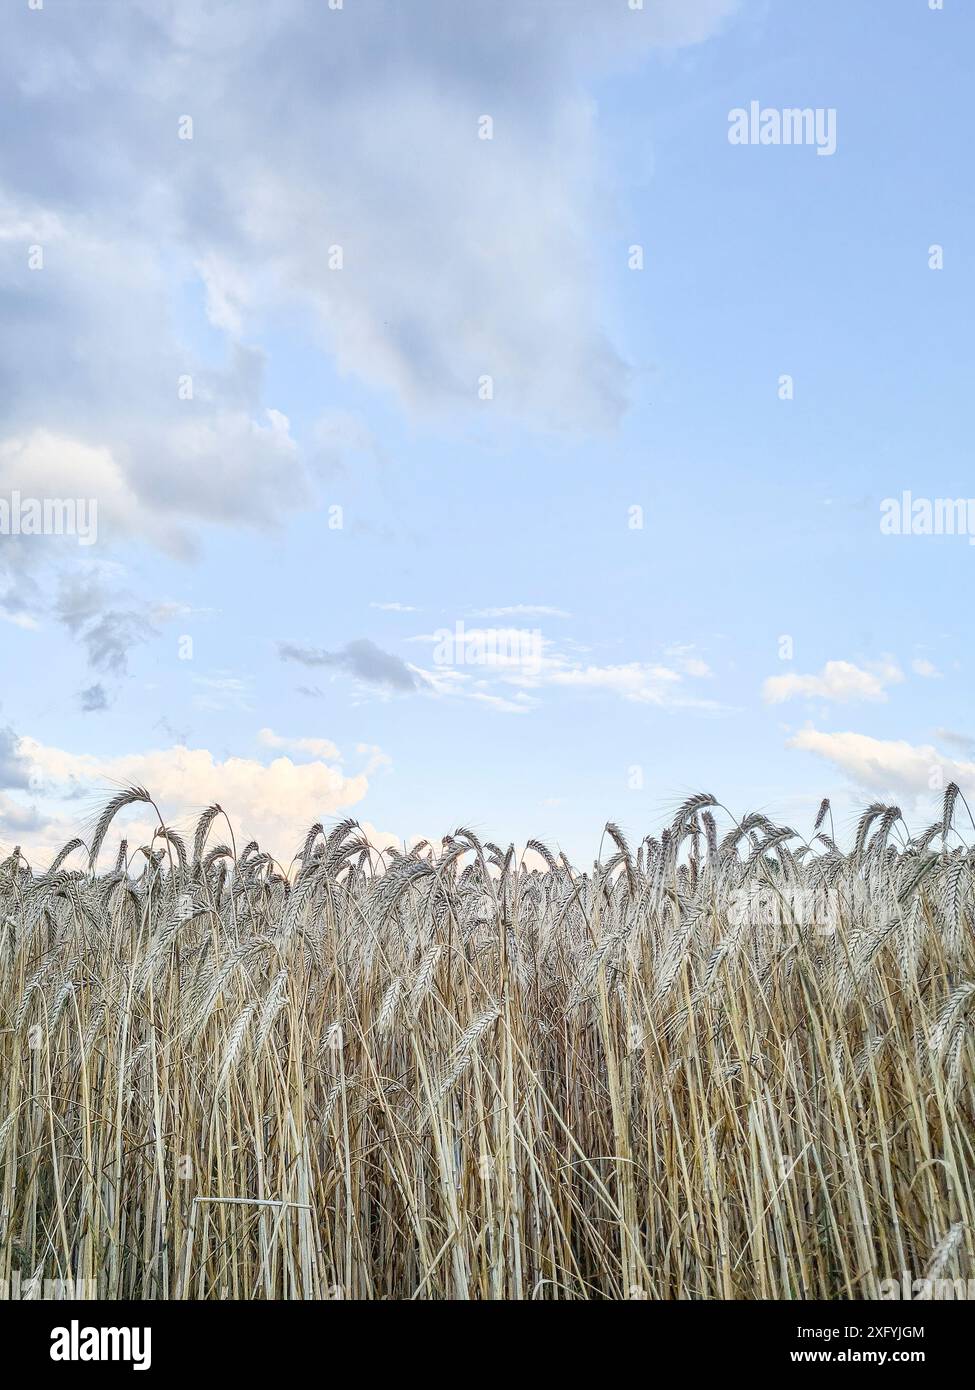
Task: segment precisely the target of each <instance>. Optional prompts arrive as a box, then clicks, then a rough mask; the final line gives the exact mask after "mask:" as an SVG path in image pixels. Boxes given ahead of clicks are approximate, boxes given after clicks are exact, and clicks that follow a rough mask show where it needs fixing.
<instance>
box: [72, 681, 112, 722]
mask: <svg viewBox="0 0 975 1390" xmlns="http://www.w3.org/2000/svg"><path fill="white" fill-rule="evenodd" d="M78 700H79V703H80V705H81V708H82V710H83V711H84V713H85V714H99V713H100V712H101V711H102V710H106V709H108V707H109V704H110V703H111V701H110V700H109V698H108V695H107V693H106V691H105V687H104V686H103V685H102V683H101V681H96V683H95V684H94V685H89V686H88V688H87V689H86V690H82V691H81V692H80V693H79V695H78Z"/></svg>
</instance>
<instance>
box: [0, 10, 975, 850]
mask: <svg viewBox="0 0 975 1390" xmlns="http://www.w3.org/2000/svg"><path fill="white" fill-rule="evenodd" d="M267 11H272V12H271V13H268V12H267ZM2 23H3V26H4V30H5V43H4V45H3V49H2V57H0V69H2V73H0V75H2V78H3V83H2V87H3V91H4V93H5V97H4V103H5V106H6V108H7V109H6V110H5V113H4V120H5V124H6V126H7V128H8V130H10V131H12V132H13V138H12V139H10V140H9V141H8V142H5V147H4V150H3V153H2V155H0V306H2V317H0V322H2V325H3V327H2V338H0V499H2V498H4V497H6V498H8V499H9V498H10V497H12V495H13V493H14V491H15V490H17V491H19V492H20V493H21V494H22V495H23V496H25V497H37V498H44V497H47V496H56V497H61V498H64V497H71V498H95V499H97V502H98V535H97V542H96V543H95V544H93V545H90V546H81V545H78V544H77V542H76V539H75V538H73V537H71V536H46V537H45V536H36V537H35V536H30V537H28V536H19V537H15V536H9V535H0V618H2V619H4V620H3V621H0V643H2V651H3V665H2V670H3V680H2V685H0V782H2V783H3V784H4V785H3V786H0V846H3V847H6V846H8V845H12V844H13V843H15V842H16V843H21V844H22V845H24V846H25V848H27V849H28V851H29V852H31V853H34V854H36V855H37V857H38V858H39V859H41V860H43V857H44V855H45V854H46V853H47V852H49V850H50V848H52V847H54V846H56V845H57V844H59V843H60V841H61V840H62V839H63V838H66V837H67V835H68V834H70V833H73V832H74V831H75V830H77V829H79V828H81V829H83V828H84V825H85V823H86V820H87V818H90V815H91V809H92V807H93V806H96V805H97V804H98V802H99V800H100V799H101V798H103V797H104V795H105V794H106V793H107V792H110V791H111V790H113V789H114V788H115V787H116V786H117V784H118V783H119V782H122V781H126V780H138V781H144V782H145V783H146V784H147V785H149V786H150V788H151V789H152V790H154V791H156V792H157V795H158V799H159V801H160V805H161V807H162V809H163V811H164V813H165V814H166V815H167V817H171V818H172V819H173V821H174V822H175V823H176V824H178V825H180V826H183V827H186V826H189V825H190V824H191V823H192V814H193V811H194V810H196V809H199V808H200V807H201V806H202V805H204V804H206V803H207V802H208V801H212V800H215V799H216V800H220V801H221V802H222V803H223V804H224V805H225V806H226V807H227V809H228V811H229V812H230V813H231V814H232V816H233V817H234V819H235V821H236V822H237V823H238V824H239V825H240V827H241V829H242V831H243V833H245V834H251V833H253V834H256V835H257V836H258V837H259V838H261V839H262V841H263V842H265V843H267V844H268V845H269V847H271V848H272V849H273V850H274V852H275V853H277V854H278V855H279V856H282V857H286V856H287V855H288V854H289V853H290V852H291V849H292V848H293V847H295V846H296V844H297V841H298V839H299V837H300V835H301V832H302V829H303V828H304V826H305V825H307V824H308V823H310V822H311V821H312V820H314V819H318V818H328V817H330V816H335V815H346V814H348V815H353V816H355V817H357V818H359V819H360V820H362V821H363V822H364V823H367V824H368V825H369V826H371V827H373V828H374V830H375V831H376V833H377V834H378V835H379V836H380V837H392V836H397V837H400V838H401V839H402V838H408V837H411V836H415V835H418V834H422V835H429V836H439V835H441V834H443V833H445V832H447V831H450V830H452V829H453V828H454V827H455V826H456V825H458V824H467V825H470V826H472V827H474V828H476V829H478V830H480V831H482V832H483V833H484V834H485V835H486V836H488V837H489V838H494V839H497V840H500V841H503V842H505V843H507V842H508V841H509V840H510V841H514V842H516V843H524V840H525V839H526V838H528V837H529V836H532V835H535V836H538V837H540V838H543V839H546V840H549V841H551V842H553V843H557V844H560V845H562V846H563V847H564V848H565V849H566V850H567V851H568V852H569V853H570V854H571V855H572V856H574V857H575V858H577V859H579V860H583V861H584V860H585V859H586V858H588V857H589V856H591V855H592V854H593V853H594V852H595V850H596V847H597V845H598V841H599V834H600V831H601V828H602V825H603V823H604V822H605V821H606V820H607V819H610V818H611V819H614V820H617V821H618V822H620V823H621V824H622V825H623V826H624V827H625V828H626V829H627V830H629V831H631V832H633V833H634V834H635V835H636V837H637V838H638V837H639V835H641V834H643V833H644V832H646V831H649V830H651V829H653V828H655V827H656V826H657V824H658V823H659V821H660V819H661V818H662V817H663V816H664V815H665V814H666V811H667V809H668V807H670V806H671V805H672V804H673V802H674V801H675V800H678V799H680V798H682V797H683V796H684V795H686V794H687V793H688V792H690V791H694V790H701V789H706V790H709V791H712V792H714V793H715V794H716V795H717V796H718V797H719V798H720V799H721V800H722V801H724V802H725V803H726V804H727V805H728V806H730V807H731V808H733V809H735V810H739V811H741V810H745V809H754V808H761V809H764V810H766V811H767V812H768V813H769V814H771V815H774V816H776V817H779V818H780V819H782V820H786V821H789V822H790V823H794V824H796V825H797V828H799V829H803V828H805V826H806V825H807V824H808V823H809V822H810V821H811V819H812V815H813V814H814V812H815V807H816V806H817V805H818V801H819V799H820V797H821V796H823V795H830V796H831V797H832V798H833V800H834V805H835V807H836V808H837V813H838V814H837V825H838V827H842V826H845V825H846V824H848V822H849V818H850V816H851V815H852V809H853V808H854V807H855V806H857V805H858V804H860V803H862V802H864V801H866V800H869V799H874V798H876V797H878V796H880V797H892V798H895V799H897V800H898V802H899V804H901V805H902V806H903V807H904V809H905V811H906V812H907V813H908V816H909V818H912V819H913V818H916V819H918V820H919V821H920V820H923V819H924V817H925V816H926V815H929V813H930V811H931V810H932V808H933V807H935V806H936V805H937V804H938V802H939V800H940V788H941V786H942V785H943V784H944V783H945V782H946V781H948V780H951V779H955V780H958V781H960V782H961V783H962V785H963V788H965V789H966V790H967V789H972V790H975V723H973V720H972V718H971V714H970V705H969V702H968V701H967V699H966V696H967V693H968V688H969V671H968V669H967V667H968V664H969V657H968V653H967V642H966V638H967V637H968V633H969V626H970V606H971V605H970V584H971V572H972V571H971V566H972V565H973V564H975V555H973V553H972V551H971V548H970V546H969V544H968V540H967V537H966V536H962V535H931V536H925V535H901V536H888V535H883V534H881V531H880V524H879V523H880V514H881V513H880V506H881V502H882V500H883V499H884V498H887V497H891V496H899V495H900V494H901V492H902V491H903V490H905V489H907V490H910V491H911V492H912V494H913V496H914V497H925V498H932V499H933V498H950V499H958V498H967V497H968V496H969V494H970V493H972V492H973V491H975V489H973V488H972V486H971V483H970V476H971V469H970V464H969V456H970V449H971V444H970V439H971V427H970V420H969V414H970V408H969V406H968V399H967V398H969V397H970V395H971V392H970V389H969V390H968V391H966V387H969V383H970V379H971V374H972V365H973V364H972V348H971V337H970V332H969V331H968V329H969V323H968V319H969V314H967V313H966V308H967V306H969V305H970V304H971V302H972V269H971V266H972V259H971V245H972V221H973V219H972V196H973V195H972V191H971V180H970V179H969V178H968V177H966V169H967V166H968V162H969V161H968V155H969V151H968V139H969V131H970V113H969V109H968V105H967V103H966V95H965V94H966V82H965V76H966V68H967V65H968V55H969V54H970V51H971V47H970V46H971V41H972V38H973V35H975V19H973V16H972V14H971V12H970V9H969V7H966V6H964V5H962V4H961V3H959V2H958V0H945V8H944V9H943V10H940V11H938V10H934V11H933V10H931V9H930V8H929V6H928V3H927V0H887V3H884V4H883V5H880V4H879V3H878V4H875V5H867V4H863V5H858V6H855V7H850V6H848V5H845V4H841V3H821V4H817V5H816V6H815V7H813V6H796V5H791V4H786V3H776V2H775V0H768V2H767V3H758V0H740V3H737V4H735V3H733V2H732V0H681V3H677V0H663V3H654V0H645V5H644V8H643V9H642V11H632V10H630V9H629V8H628V5H627V3H626V0H619V3H618V4H614V3H611V2H610V0H598V3H597V0H561V2H560V3H556V0H552V3H548V0H532V3H518V4H515V3H514V2H513V0H511V3H508V2H507V0H501V2H500V3H495V4H492V5H491V6H487V5H485V6H480V5H477V4H471V5H469V6H463V7H461V6H456V5H452V4H448V3H447V0H413V3H411V4H409V5H406V4H398V3H396V2H395V0H345V4H344V5H343V7H342V9H341V10H338V11H331V10H329V9H328V8H327V7H326V6H325V5H324V4H322V3H318V0H315V3H304V0H293V3H289V2H288V0H285V3H282V4H280V5H276V6H274V7H266V6H258V5H252V4H235V5H230V4H223V3H212V4H206V5H199V4H190V3H183V0H171V2H170V3H168V4H165V5H159V4H156V5H149V4H141V3H133V4H132V5H131V6H127V7H126V8H125V9H124V10H122V9H120V8H119V7H116V6H113V5H108V4H99V5H94V4H82V3H75V2H74V0H44V5H43V8H42V9H41V10H40V11H32V10H29V9H28V8H27V6H26V4H24V5H21V6H14V5H12V4H11V5H10V6H9V7H8V9H7V10H5V12H4V17H3V21H2ZM752 101H757V102H759V103H760V104H761V107H762V108H765V109H775V110H779V111H781V110H782V109H784V108H796V107H797V108H811V109H814V110H815V109H821V110H824V111H825V110H833V111H835V130H836V149H835V153H832V154H830V155H828V156H825V157H823V156H821V155H819V154H818V153H817V150H816V148H815V146H814V145H808V144H806V145H789V146H786V145H754V146H752V145H749V146H736V145H733V144H731V143H729V139H728V131H729V113H730V112H731V111H733V110H734V109H736V108H746V109H747V108H748V107H749V104H750V103H751V102H752ZM485 115H489V116H490V117H491V119H492V121H493V131H492V135H493V138H491V139H489V140H487V139H481V138H479V131H483V125H479V122H481V118H482V117H483V116H485ZM185 116H190V117H191V118H192V139H186V138H182V139H181V138H180V133H181V132H182V133H183V134H184V135H185V133H186V126H185V123H184V124H183V125H181V124H180V122H181V121H182V120H183V118H184V117H185ZM934 245H937V246H941V247H943V248H944V249H943V262H944V265H943V269H940V270H933V269H931V268H930V266H929V259H930V253H929V248H930V247H932V246H934ZM634 246H639V247H641V248H642V254H643V269H642V270H636V269H631V268H630V266H629V263H628V262H629V261H630V259H631V258H632V253H631V248H632V247H634ZM36 247H41V248H42V251H43V264H42V266H41V267H40V268H31V267H30V265H29V256H30V250H31V248H36ZM334 247H341V254H342V266H341V268H340V269H338V268H335V269H330V268H329V259H330V254H332V258H333V259H334V253H330V251H329V248H334ZM35 260H36V257H35ZM785 375H788V376H790V377H791V378H792V388H793V398H792V399H781V398H780V394H781V391H780V379H781V378H782V377H783V376H785ZM484 377H490V378H491V379H492V383H493V398H491V399H482V398H481V396H482V395H483V394H484V390H483V387H482V388H481V389H480V390H479V382H481V381H482V378H484ZM187 378H191V379H192V392H193V394H192V399H182V398H181V392H180V390H179V387H178V383H179V382H181V381H182V382H185V380H186V379H187ZM185 394H186V393H185V390H184V391H183V392H182V395H184V396H185ZM336 508H340V509H341V511H340V513H339V512H336V510H335V509H336ZM633 508H642V522H643V524H642V527H638V528H637V527H634V526H633V525H632V520H633V517H634V515H635V513H634V512H633V510H632V509H633ZM337 518H338V519H340V520H341V526H337V525H336V520H337ZM457 623H462V624H463V625H464V628H465V630H466V631H467V632H468V633H470V632H472V631H476V632H480V633H482V634H484V637H483V640H482V642H481V650H480V652H475V651H474V650H473V648H472V649H471V652H470V653H468V652H467V651H466V649H465V652H464V654H465V657H466V656H467V655H477V656H479V659H478V660H477V661H473V660H468V659H465V660H464V661H462V662H458V661H457V660H456V655H455V657H454V658H452V659H450V660H447V661H445V660H443V659H442V653H440V654H439V655H438V648H437V642H436V640H435V639H436V637H437V634H438V633H440V632H441V631H442V630H444V629H446V630H449V631H451V632H453V631H454V630H455V625H456V624H457ZM512 632H515V633H517V634H520V635H519V636H517V637H512V636H511V634H512ZM505 634H507V636H505ZM187 638H189V639H191V641H190V643H187V641H186V640H185V639H187ZM784 638H787V639H788V641H787V642H784V641H783V639H784ZM441 646H442V643H441ZM512 651H514V652H515V653H516V658H515V659H508V660H505V659H503V658H504V654H505V652H507V653H508V654H509V657H510V654H511V652H512ZM499 653H500V656H499ZM289 654H290V655H289ZM134 819H135V822H136V824H135V825H134V826H133V828H132V833H133V834H139V833H142V832H143V831H144V830H146V827H147V823H145V822H139V820H138V815H137V814H136V815H135V817H134ZM148 831H149V833H151V826H148Z"/></svg>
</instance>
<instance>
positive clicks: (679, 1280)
mask: <svg viewBox="0 0 975 1390" xmlns="http://www.w3.org/2000/svg"><path fill="white" fill-rule="evenodd" d="M138 803H145V804H147V805H148V806H149V807H151V808H152V810H153V811H154V813H155V814H156V815H158V814H159V812H158V809H157V808H156V807H155V806H154V805H153V803H152V801H151V798H150V796H149V793H148V792H147V791H145V790H144V789H141V788H130V789H128V790H126V791H125V792H123V793H121V794H120V795H118V796H116V797H115V798H114V799H113V800H112V802H111V803H110V804H109V805H108V806H107V807H106V808H105V811H104V813H103V814H102V815H101V816H100V817H99V819H98V821H97V824H95V825H93V827H92V833H91V834H90V835H89V836H88V837H87V840H86V842H85V843H82V842H81V841H80V840H78V841H72V842H71V843H70V844H69V845H66V846H65V847H64V849H63V851H62V852H61V854H59V855H58V856H57V859H56V860H55V861H54V862H53V863H52V864H51V866H50V868H49V869H47V870H46V871H45V872H39V871H38V870H37V869H36V868H32V867H31V866H29V865H28V864H27V863H26V861H25V860H24V859H23V856H22V855H21V854H20V853H19V851H15V852H14V853H13V854H12V855H11V856H10V857H8V858H7V859H6V861H5V862H4V863H3V864H2V865H0V1281H2V1286H3V1287H5V1288H8V1289H9V1288H10V1286H11V1281H14V1282H16V1281H17V1280H18V1279H32V1280H35V1281H37V1280H55V1281H56V1280H62V1281H66V1280H75V1281H77V1283H76V1285H75V1286H73V1287H75V1288H77V1289H79V1290H83V1291H84V1292H85V1293H86V1294H88V1295H89V1296H95V1297H99V1298H108V1299H115V1298H139V1299H141V1298H146V1299H219V1298H227V1299H323V1298H342V1299H411V1298H417V1299H613V1300H617V1299H652V1300H658V1299H810V1298H838V1299H850V1298H874V1297H878V1290H879V1289H880V1287H881V1281H882V1280H884V1279H887V1278H899V1277H900V1274H901V1271H909V1272H911V1274H912V1275H915V1276H920V1275H923V1274H925V1273H929V1274H930V1273H932V1272H934V1273H935V1274H937V1275H944V1276H945V1277H947V1278H968V1277H971V1276H972V1274H973V1273H975V1262H973V1244H972V1233H973V1218H975V1199H973V1189H972V1181H973V1179H972V1174H973V1170H975V1164H973V1124H972V1120H973V1115H972V1106H973V1049H972V1029H971V1027H970V1024H971V1022H972V1018H973V1017H975V959H973V956H975V950H973V933H972V912H973V906H972V892H971V890H972V883H973V878H972V865H973V859H972V853H971V852H970V851H969V849H968V847H967V844H966V841H965V828H967V829H968V830H971V829H973V828H975V827H973V826H972V824H971V816H970V814H969V813H968V808H967V804H966V803H965V802H964V799H963V798H962V797H961V796H960V794H959V792H958V789H957V788H956V787H954V786H951V787H949V788H948V790H947V792H946V793H945V799H944V812H943V817H942V819H941V820H939V821H938V822H937V823H936V824H934V825H932V826H931V827H930V828H929V829H927V830H926V831H925V832H924V833H923V834H921V835H912V833H911V832H910V831H909V830H908V829H907V826H906V824H905V822H904V819H903V817H902V816H901V813H900V811H899V810H898V809H897V808H896V807H893V806H884V805H881V804H874V805H871V806H869V807H868V808H867V809H866V810H865V811H864V813H863V815H862V816H861V818H860V820H859V822H858V824H857V825H856V827H855V831H854V832H853V833H852V835H851V837H850V838H851V845H850V848H849V849H848V851H843V850H841V849H840V848H839V847H838V846H837V844H836V843H835V841H834V838H833V830H832V814H831V811H830V807H829V803H828V802H823V804H822V806H821V808H820V812H819V815H818V817H817V818H816V823H815V827H814V828H813V829H812V830H811V831H810V833H809V837H808V839H804V838H803V837H802V836H800V835H798V834H797V833H796V832H795V831H793V830H791V829H789V828H788V827H783V826H778V825H775V824H773V823H772V822H770V821H769V820H768V819H767V818H766V817H764V816H763V815H760V814H752V815H748V816H746V817H745V818H744V819H742V820H740V821H736V820H735V819H734V818H733V817H731V816H730V814H728V813H726V812H725V811H724V810H723V808H720V807H719V806H718V804H717V803H716V802H715V801H714V799H713V798H712V797H710V796H707V795H703V794H702V795H699V796H695V797H692V798H690V799H689V800H687V801H686V802H685V803H684V804H683V805H682V806H680V807H679V809H678V810H677V811H676V813H675V815H674V816H673V819H672V822H671V824H669V826H668V827H667V828H666V829H665V830H664V831H663V832H662V833H661V834H660V835H659V837H657V838H654V837H647V838H646V839H645V840H644V841H643V842H642V843H641V844H640V845H639V846H638V847H637V848H636V849H635V851H634V850H633V849H631V847H630V846H629V845H628V844H627V842H626V840H625V839H624V837H623V835H622V834H621V832H620V831H619V829H618V828H617V827H616V826H614V825H607V827H606V830H605V833H604V836H603V839H602V842H601V845H600V858H599V861H598V862H597V863H595V864H594V865H593V866H592V868H591V869H590V870H589V871H588V872H581V871H579V870H578V869H576V868H574V867H572V866H571V865H570V864H569V863H568V861H567V860H566V859H565V858H564V857H562V856H559V857H556V856H555V855H554V854H553V853H552V852H551V851H550V850H549V849H548V848H547V847H546V846H544V845H542V844H540V843H538V842H537V841H530V842H529V846H528V849H527V850H526V851H525V852H524V853H522V854H518V853H516V852H515V850H514V849H513V848H509V849H507V850H502V849H500V848H499V847H497V846H495V845H492V844H489V843H485V844H482V843H481V842H480V841H479V840H478V838H477V837H476V836H475V835H474V834H473V833H471V832H470V831H468V830H464V829H459V830H457V831H455V833H454V834H453V835H450V836H446V837H445V838H444V840H443V842H442V843H441V844H440V845H437V846H433V845H430V844H428V843H425V842H424V843H421V844H418V845H416V846H415V847H413V848H412V849H411V850H410V851H409V852H408V853H404V852H403V851H402V850H397V849H396V848H393V847H386V846H382V847H378V846H372V845H370V844H369V843H367V841H366V840H365V838H364V836H363V833H362V831H361V830H360V828H359V827H358V826H357V825H356V824H355V823H354V822H352V821H345V822H343V823H341V824H339V825H336V826H335V827H334V828H331V829H325V828H323V827H322V826H321V825H316V826H314V827H312V829H311V830H310V831H309V832H308V835H307V838H306V839H305V842H304V844H303V845H302V846H300V847H299V852H298V853H297V854H296V856H295V860H294V861H293V863H292V864H291V865H290V866H282V865H280V864H278V863H276V862H275V861H273V860H272V859H271V858H270V856H268V855H267V854H265V853H262V852H261V850H260V849H259V847H258V845H257V844H254V843H252V844H248V845H247V846H246V847H244V848H242V849H238V848H237V846H236V844H235V840H234V833H233V829H232V826H231V824H230V821H229V820H228V818H227V817H226V815H225V814H224V813H223V811H222V810H221V808H220V807H219V806H212V807H210V808H208V809H207V810H206V811H205V812H204V814H203V815H202V817H201V818H200V820H199V823H198V826H197V828H196V832H195V836H194V837H193V842H192V843H191V844H190V843H184V841H183V839H181V837H180V836H179V835H178V834H177V833H176V832H175V831H173V830H171V829H167V828H164V827H163V824H162V821H161V819H160V829H159V830H158V831H157V833H156V837H155V838H154V840H153V841H152V843H151V844H149V845H146V846H144V847H142V848H141V849H138V850H136V851H134V852H130V850H129V847H128V846H127V845H126V843H125V842H124V841H122V842H121V844H120V845H119V846H118V853H117V857H116V858H115V862H114V867H112V868H110V869H109V868H108V867H107V865H108V864H110V863H111V862H112V860H111V855H110V854H109V857H108V858H107V859H106V852H107V851H108V850H109V845H110V836H116V837H117V834H118V826H117V824H115V817H116V815H117V814H118V812H119V811H121V810H123V809H124V808H125V807H127V806H129V805H133V804H138ZM716 816H717V817H718V820H716ZM722 819H723V820H726V821H727V824H728V826H729V827H730V828H729V829H728V830H727V832H726V833H725V832H724V830H722V833H721V834H720V835H719V830H718V822H719V821H720V820H722ZM962 822H964V824H962ZM827 832H829V833H827ZM188 839H189V837H187V840H188ZM114 844H115V841H114V840H112V841H111V845H112V852H114ZM103 861H104V862H103ZM69 1287H71V1286H69Z"/></svg>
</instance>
